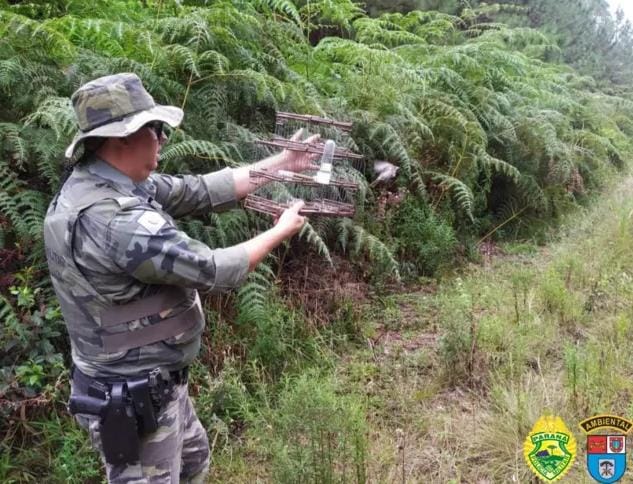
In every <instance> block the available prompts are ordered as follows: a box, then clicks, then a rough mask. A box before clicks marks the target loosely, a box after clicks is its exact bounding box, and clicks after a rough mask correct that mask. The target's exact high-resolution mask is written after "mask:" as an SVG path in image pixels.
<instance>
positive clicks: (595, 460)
mask: <svg viewBox="0 0 633 484" xmlns="http://www.w3.org/2000/svg"><path fill="white" fill-rule="evenodd" d="M631 426H633V422H630V421H629V420H627V419H625V418H622V417H617V416H614V415H596V416H595V417H590V418H588V419H586V420H583V421H582V422H580V427H581V428H582V429H583V430H584V431H585V432H586V433H587V470H588V471H589V475H590V476H591V477H593V478H594V479H595V480H596V481H598V482H601V483H604V484H611V483H613V482H617V481H619V480H620V479H622V476H623V475H624V472H625V471H626V434H627V433H628V432H629V431H630V430H631ZM601 429H610V430H611V432H613V429H615V430H617V431H620V432H624V433H623V434H622V433H618V434H614V433H604V434H602V433H594V434H590V432H595V431H600V430H601Z"/></svg>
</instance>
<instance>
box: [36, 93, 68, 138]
mask: <svg viewBox="0 0 633 484" xmlns="http://www.w3.org/2000/svg"><path fill="white" fill-rule="evenodd" d="M35 123H36V124H38V125H39V126H46V127H49V128H51V129H52V130H53V131H54V132H55V135H56V136H57V138H61V137H66V138H70V136H71V135H72V134H73V132H74V131H75V129H76V126H77V124H76V121H75V112H74V111H73V107H72V104H71V103H70V99H68V98H66V97H49V98H47V99H46V100H45V101H44V102H43V103H41V104H40V105H39V106H38V108H37V110H36V111H35V112H33V113H32V114H30V115H28V116H27V117H26V118H25V119H24V125H25V126H28V125H30V124H35Z"/></svg>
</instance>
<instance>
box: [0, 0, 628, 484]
mask: <svg viewBox="0 0 633 484" xmlns="http://www.w3.org/2000/svg"><path fill="white" fill-rule="evenodd" d="M440 4H442V5H440ZM569 5H570V3H569V2H567V1H561V2H546V1H540V0H530V1H519V0H517V1H515V2H501V3H500V4H495V5H486V4H483V3H481V4H480V3H479V2H475V1H473V2H468V4H466V3H465V2H457V1H456V2H433V1H426V0H419V1H410V2H409V1H402V2H389V3H387V2H381V1H375V2H368V5H367V9H368V11H370V12H371V14H372V16H369V15H367V14H366V13H365V12H364V11H363V9H362V8H361V5H360V4H356V3H354V2H352V1H350V0H337V1H331V0H322V1H314V2H312V1H311V2H304V1H297V2H291V1H289V0H239V1H226V0H217V1H209V2H208V1H202V0H200V1H195V0H185V1H174V0H157V1H152V0H148V1H143V2H133V1H125V0H116V1H105V0H98V1H95V2H90V3H89V4H88V3H86V2H71V1H67V0H56V1H43V0H38V1H30V2H21V1H6V0H0V271H1V272H0V321H1V323H0V324H1V331H0V481H2V482H34V481H41V480H42V479H44V480H48V481H52V482H69V481H70V482H92V481H94V480H99V479H100V475H101V474H100V471H99V470H98V465H97V463H96V457H95V455H94V454H93V453H92V452H91V451H90V450H89V446H88V443H87V437H86V435H85V434H84V433H83V432H81V431H80V429H79V428H78V427H77V426H76V425H74V424H73V423H72V422H71V420H70V419H69V418H68V416H67V415H66V413H65V409H64V406H63V404H64V401H65V399H66V396H67V395H66V393H67V391H68V389H67V378H68V375H67V371H66V370H65V368H67V367H68V358H69V356H68V346H67V341H66V336H65V330H64V325H63V321H62V319H61V314H60V312H59V308H58V305H57V303H56V301H55V298H54V296H53V294H52V292H51V287H50V282H49V280H48V277H47V272H46V265H45V259H44V255H43V244H42V237H41V222H42V219H43V216H44V213H45V210H46V206H47V203H48V202H49V201H50V199H51V197H52V196H53V194H54V193H55V191H56V190H57V189H58V188H59V183H60V179H61V177H62V171H63V166H62V162H61V160H62V154H63V150H64V148H65V146H66V145H67V144H68V142H69V140H70V139H71V137H72V135H73V134H74V130H75V126H74V121H73V113H72V108H71V106H70V104H69V96H70V94H71V93H72V92H73V91H74V90H75V89H76V88H77V87H78V86H79V85H81V84H82V83H84V82H86V81H88V80H90V79H92V78H95V77H98V76H101V75H106V74H110V73H114V72H121V71H134V72H136V73H137V74H138V75H139V76H140V77H141V78H142V79H143V81H144V83H145V85H146V86H147V87H148V89H149V90H150V92H151V93H152V94H153V95H154V97H155V98H156V100H157V101H158V102H160V103H164V104H173V105H178V106H182V107H183V109H184V110H185V113H186V115H185V122H184V124H183V125H182V127H181V128H180V129H177V130H174V131H173V132H172V133H170V139H169V142H168V144H167V145H166V146H165V147H164V149H163V152H162V159H161V169H162V170H163V171H165V172H169V173H183V172H184V173H187V172H189V173H204V172H207V171H211V170H215V169H218V168H221V167H224V166H236V165H240V164H243V163H247V162H250V161H253V160H251V159H250V157H251V156H252V151H253V150H252V141H253V139H255V138H256V137H260V136H266V135H267V134H268V133H269V132H271V131H272V130H273V119H274V112H275V110H287V111H295V112H303V113H312V114H318V115H321V116H328V117H333V118H337V119H344V120H349V121H353V122H354V131H353V132H352V139H353V142H354V143H355V144H356V148H357V151H359V152H360V153H362V154H363V155H365V156H366V158H367V160H368V166H367V168H366V169H364V170H360V171H359V172H358V173H356V174H355V176H356V178H358V179H359V180H360V182H361V185H362V187H363V193H364V194H365V195H364V199H363V204H362V206H361V207H360V210H359V214H358V216H357V217H356V218H354V219H353V220H351V219H336V220H335V219H328V220H319V219H313V220H310V223H309V224H308V225H307V226H306V228H305V229H304V231H303V232H302V234H301V236H300V237H299V238H298V240H295V241H293V242H292V243H289V244H287V245H285V246H284V247H281V248H280V250H279V251H278V252H277V253H275V254H274V255H273V256H272V257H270V258H269V259H268V260H267V261H266V263H265V264H262V265H261V266H260V267H259V268H258V270H257V272H255V273H253V274H252V275H251V276H250V278H249V280H248V282H247V284H245V285H244V286H243V287H242V288H241V289H240V290H239V291H238V292H236V293H234V294H227V295H221V296H208V297H207V298H206V300H205V308H206V309H207V314H208V321H209V324H208V329H207V333H206V334H205V338H204V345H203V348H202V351H201V355H200V358H199V361H198V362H197V363H196V365H195V366H194V368H193V370H192V382H191V391H192V394H193V395H194V396H195V398H196V407H197V410H198V413H199V415H200V417H201V419H202V421H203V422H204V424H205V426H206V427H207V429H208V431H209V438H210V443H211V445H212V447H213V461H214V467H213V475H212V477H213V478H214V479H216V480H217V481H221V482H254V481H256V480H257V479H258V478H259V479H263V480H267V481H274V482H303V481H308V482H343V481H345V482H364V481H365V480H367V479H369V480H372V481H387V482H391V481H395V480H400V481H410V482H416V481H421V480H424V481H427V482H428V481H429V480H430V481H432V482H460V481H461V482H477V481H479V480H485V479H487V480H489V481H493V482H496V481H501V480H509V479H511V478H516V479H517V480H519V481H526V480H527V479H528V470H527V467H526V466H525V464H524V463H523V460H522V456H521V450H520V449H521V446H522V442H523V439H524V438H525V436H526V435H527V433H528V432H529V430H530V429H531V427H532V425H533V423H534V421H535V420H536V418H537V417H538V416H539V415H540V413H541V412H543V411H544V410H546V409H547V410H551V411H553V412H556V413H558V414H560V415H561V416H562V417H563V418H564V419H565V420H566V422H567V423H568V425H569V427H570V428H571V427H574V422H577V421H579V420H580V419H581V418H583V417H586V416H588V415H589V414H591V413H594V412H598V411H612V412H614V413H619V414H621V415H627V416H629V417H630V416H631V415H629V414H630V413H631V411H632V409H631V408H630V406H629V405H628V403H627V402H628V400H630V398H628V396H629V395H630V394H631V391H633V388H631V385H630V384H629V380H630V378H629V377H630V374H631V372H632V371H633V368H632V367H631V365H630V361H629V360H630V359H629V358H627V356H626V355H628V354H629V353H630V351H631V349H632V348H630V347H629V346H630V345H629V344H628V343H627V341H629V340H630V339H631V338H630V336H631V332H632V331H633V330H632V328H631V324H630V322H631V314H630V313H631V311H630V310H629V309H628V306H629V304H628V302H629V301H630V297H631V295H632V294H633V278H632V277H631V276H630V274H631V269H633V268H632V267H630V266H631V262H630V261H631V260H633V258H632V257H631V255H632V254H631V250H633V249H631V247H632V244H631V242H633V241H632V240H631V237H632V235H631V234H633V232H632V227H631V217H630V214H631V210H632V209H633V206H632V205H631V203H630V202H629V201H628V198H627V196H629V195H630V193H631V190H632V187H631V183H630V181H629V180H628V179H626V178H623V176H624V175H623V174H624V173H626V168H627V164H628V160H629V158H630V156H631V154H632V152H633V144H632V142H633V124H632V122H631V119H633V102H632V100H631V97H630V82H629V79H630V76H629V75H628V73H629V72H630V66H631V65H633V62H630V60H631V59H630V56H631V55H633V54H631V52H633V51H631V49H630V45H631V42H632V35H633V34H631V27H630V24H627V23H626V22H624V21H623V19H622V18H616V19H612V18H611V17H607V16H606V13H605V12H606V10H605V8H606V7H605V5H602V3H601V2H598V1H597V0H596V1H593V0H591V1H590V0H587V1H586V2H584V4H583V5H584V7H585V8H583V9H572V8H570V7H569ZM415 8H418V9H424V10H425V11H422V10H414V9H415ZM438 8H441V9H442V10H441V11H437V10H435V9H438ZM567 15H572V17H571V18H568V19H567V21H566V22H561V21H560V20H561V19H566V17H567ZM533 28H536V29H533ZM627 56H628V57H627ZM572 66H573V67H572ZM575 69H577V70H575ZM374 160H387V161H389V162H391V163H394V164H396V165H398V166H399V167H400V170H399V172H398V179H397V180H395V181H394V182H392V183H391V184H387V185H381V184H378V185H372V184H371V182H372V181H373V176H374V175H373V173H372V170H371V162H373V161H374ZM618 178H621V179H622V178H623V179H624V182H619V183H618V182H617V180H618ZM605 187H607V188H609V187H611V188H613V189H612V190H611V193H609V194H608V196H607V197H604V198H603V199H600V198H599V194H600V191H601V190H602V189H604V188H605ZM615 187H617V189H615ZM570 214H572V215H570ZM570 216H571V217H572V218H571V219H570V218H568V217H570ZM565 220H568V222H567V224H563V225H562V226H561V227H559V229H558V230H557V229H556V227H557V225H558V224H560V223H561V222H563V221H565ZM569 220H571V222H569ZM269 224H270V220H267V219H265V218H262V217H259V216H254V215H253V214H251V213H248V212H246V211H245V210H242V209H237V210H234V211H231V212H229V213H225V214H220V215H217V214H209V215H207V216H204V217H202V218H201V219H197V220H183V221H182V222H181V226H182V227H183V229H184V230H186V231H187V232H188V233H189V234H191V236H193V237H196V238H197V239H199V240H202V241H203V242H205V243H207V244H208V245H209V246H211V247H224V246H228V245H232V244H235V243H237V242H240V241H242V240H244V239H245V238H248V237H250V236H251V235H252V234H253V233H255V232H257V231H259V230H261V229H262V228H264V227H267V226H268V225H269ZM556 238H560V241H559V242H557V243H556V244H553V245H552V240H553V239H554V240H555V239H556ZM544 242H548V243H550V245H549V246H546V248H543V247H540V246H539V245H538V244H542V243H544ZM473 261H474V262H479V263H480V265H478V266H472V267H471V266H467V265H466V264H467V263H468V262H473ZM451 271H453V272H455V271H459V275H457V274H452V275H451ZM444 275H448V276H449V277H443V276H444ZM402 281H404V282H405V283H409V286H406V287H405V286H403V285H402ZM394 288H395V290H394ZM465 435H468V436H469V437H468V438H465V437H464V436H465ZM438 449H442V452H439V451H438ZM580 460H582V459H580ZM581 467H582V466H579V465H576V466H575V467H574V469H573V470H572V473H574V476H575V478H576V479H580V476H581V475H583V472H584V471H583V470H582V469H581Z"/></svg>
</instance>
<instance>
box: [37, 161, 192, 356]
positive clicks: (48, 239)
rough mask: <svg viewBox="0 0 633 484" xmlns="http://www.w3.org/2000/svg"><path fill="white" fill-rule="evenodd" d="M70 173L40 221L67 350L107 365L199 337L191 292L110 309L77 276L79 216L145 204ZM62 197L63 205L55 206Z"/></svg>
mask: <svg viewBox="0 0 633 484" xmlns="http://www.w3.org/2000/svg"><path fill="white" fill-rule="evenodd" d="M76 172H77V170H75V173H73V175H72V178H73V185H72V188H71V189H69V190H65V191H63V192H62V193H63V194H58V195H57V196H56V197H55V199H54V200H53V201H52V202H51V205H50V207H49V209H48V212H47V215H46V220H45V222H44V241H45V245H46V257H47V260H48V266H49V269H50V275H51V279H52V282H53V287H54V289H55V292H56V293H57V297H58V299H59V302H60V306H61V309H62V313H63V315H64V319H65V322H66V326H67V328H68V333H69V335H70V339H71V343H72V346H73V350H74V351H78V352H79V354H80V355H81V356H82V357H85V358H86V359H88V360H92V361H95V362H104V363H108V362H110V361H113V360H117V359H119V358H121V357H122V356H124V355H125V354H126V353H127V351H128V350H130V349H133V348H139V347H141V346H145V345H149V344H152V343H157V342H159V341H163V340H168V339H170V338H174V337H178V339H179V340H183V341H186V340H189V339H191V338H193V337H195V336H197V335H199V334H200V333H201V332H202V328H203V327H204V316H203V312H202V308H201V305H200V298H199V296H198V293H197V291H196V290H195V289H188V288H182V287H177V286H167V285H165V286H159V287H158V292H157V293H156V294H154V295H152V296H149V297H145V298H142V299H138V300H135V301H133V302H131V303H128V304H123V305H113V303H112V301H110V300H109V299H107V298H106V297H104V296H103V295H101V294H100V293H99V291H98V290H97V289H96V288H95V287H93V286H92V284H91V283H90V282H89V281H88V279H87V278H86V277H85V276H84V275H83V273H82V272H81V270H80V269H79V268H78V267H77V265H76V263H75V259H74V257H73V251H74V247H73V244H74V242H75V230H76V225H77V220H78V219H79V217H81V214H82V212H84V211H85V210H86V209H88V208H90V207H91V206H93V205H94V204H96V203H101V202H103V201H104V200H113V201H114V202H115V203H116V204H117V205H118V206H119V208H120V209H122V210H126V209H130V208H132V207H136V206H139V205H143V204H144V203H146V202H144V201H143V200H141V199H139V198H136V197H128V196H123V195H122V194H121V193H119V192H118V191H116V190H115V189H114V188H112V187H110V186H108V185H105V184H103V183H96V182H95V178H93V177H92V176H90V175H88V174H86V173H85V172H84V173H83V175H77V173H76ZM62 196H63V202H64V203H63V204H60V203H59V201H60V200H59V197H62ZM60 205H63V206H60ZM148 209H150V207H148ZM152 209H153V208H152ZM174 313H175V314H174Z"/></svg>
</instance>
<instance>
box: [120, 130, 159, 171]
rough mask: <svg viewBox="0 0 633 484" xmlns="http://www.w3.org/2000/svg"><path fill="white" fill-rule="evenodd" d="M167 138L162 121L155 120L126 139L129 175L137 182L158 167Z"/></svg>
mask: <svg viewBox="0 0 633 484" xmlns="http://www.w3.org/2000/svg"><path fill="white" fill-rule="evenodd" d="M166 140H167V138H166V136H165V135H164V134H163V132H162V123H160V121H155V122H152V123H149V124H146V125H145V126H143V127H142V128H141V129H139V130H138V131H136V132H135V133H132V134H131V135H129V136H128V137H127V138H126V139H125V142H126V146H125V158H126V159H127V161H126V164H127V166H128V167H129V171H128V175H129V177H130V178H131V179H132V180H133V181H135V182H141V181H143V180H145V179H147V177H149V175H150V173H151V172H153V171H154V170H156V168H157V167H158V154H159V153H160V149H161V146H162V144H163V143H164V142H165V141H166Z"/></svg>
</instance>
